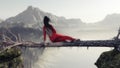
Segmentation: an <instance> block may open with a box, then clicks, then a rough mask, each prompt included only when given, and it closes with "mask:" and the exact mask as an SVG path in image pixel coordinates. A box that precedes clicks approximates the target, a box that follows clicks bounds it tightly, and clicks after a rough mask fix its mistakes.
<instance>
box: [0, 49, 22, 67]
mask: <svg viewBox="0 0 120 68" xmlns="http://www.w3.org/2000/svg"><path fill="white" fill-rule="evenodd" d="M0 68H23V63H22V59H21V51H20V50H19V49H18V48H12V49H9V50H6V51H4V52H2V53H0Z"/></svg>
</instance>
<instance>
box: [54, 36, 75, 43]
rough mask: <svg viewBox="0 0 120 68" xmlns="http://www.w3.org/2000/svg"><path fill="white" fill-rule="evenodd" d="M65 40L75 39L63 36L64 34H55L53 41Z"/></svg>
mask: <svg viewBox="0 0 120 68" xmlns="http://www.w3.org/2000/svg"><path fill="white" fill-rule="evenodd" d="M67 40H70V41H73V40H76V39H75V38H72V37H70V36H64V35H60V34H56V38H55V39H54V41H53V42H63V41H67Z"/></svg>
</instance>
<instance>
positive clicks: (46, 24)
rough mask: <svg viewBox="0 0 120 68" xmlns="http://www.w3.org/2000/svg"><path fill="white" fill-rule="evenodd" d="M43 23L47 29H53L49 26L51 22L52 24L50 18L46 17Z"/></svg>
mask: <svg viewBox="0 0 120 68" xmlns="http://www.w3.org/2000/svg"><path fill="white" fill-rule="evenodd" d="M43 22H44V25H45V27H47V28H51V25H50V24H49V22H50V18H49V17H47V16H45V17H44V20H43Z"/></svg>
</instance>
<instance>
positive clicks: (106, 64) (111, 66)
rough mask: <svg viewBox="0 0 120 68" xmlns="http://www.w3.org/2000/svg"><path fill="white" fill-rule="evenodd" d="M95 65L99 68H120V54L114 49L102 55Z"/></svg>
mask: <svg viewBox="0 0 120 68" xmlns="http://www.w3.org/2000/svg"><path fill="white" fill-rule="evenodd" d="M95 65H96V66H97V67H98V68H120V52H119V51H117V50H115V49H113V50H111V51H107V52H104V53H102V54H101V55H100V57H99V58H98V60H97V61H96V63H95Z"/></svg>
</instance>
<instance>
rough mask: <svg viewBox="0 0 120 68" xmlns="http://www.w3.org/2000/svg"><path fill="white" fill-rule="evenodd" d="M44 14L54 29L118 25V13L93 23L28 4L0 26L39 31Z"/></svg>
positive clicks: (111, 27)
mask: <svg viewBox="0 0 120 68" xmlns="http://www.w3.org/2000/svg"><path fill="white" fill-rule="evenodd" d="M44 16H48V17H50V19H51V22H52V23H51V24H52V25H53V26H54V27H55V28H56V29H58V31H59V30H64V29H83V30H94V29H101V30H111V29H112V30H114V29H118V28H119V26H120V14H110V15H107V16H106V17H105V18H104V19H103V20H102V21H99V22H96V23H94V24H93V23H92V24H86V23H85V22H82V21H81V19H66V18H65V17H58V16H56V15H53V14H51V13H48V12H44V11H41V10H40V9H39V8H36V7H32V6H29V7H28V8H27V9H26V10H24V11H23V12H21V13H19V14H18V15H16V16H14V17H10V18H8V19H6V20H5V21H2V23H0V27H1V28H3V27H7V28H10V29H11V28H14V27H15V28H16V29H17V27H16V26H19V28H20V27H21V28H23V31H24V30H25V29H29V28H30V29H29V30H30V31H31V29H36V30H38V29H40V30H39V31H41V28H42V26H43V18H44ZM19 28H18V29H19ZM13 30H14V29H12V31H13ZM28 32H29V31H28ZM19 33H20V32H19ZM31 33H32V32H29V33H28V34H31ZM41 34H42V33H41ZM24 35H25V34H24ZM33 35H34V34H33Z"/></svg>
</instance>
